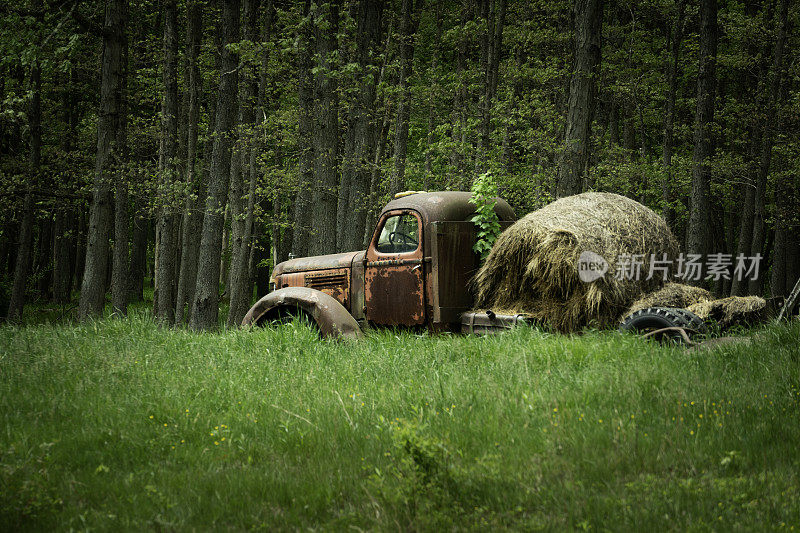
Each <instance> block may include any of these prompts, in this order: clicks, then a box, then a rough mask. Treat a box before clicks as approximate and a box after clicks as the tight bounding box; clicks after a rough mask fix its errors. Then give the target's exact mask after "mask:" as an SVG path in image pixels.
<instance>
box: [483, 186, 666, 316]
mask: <svg viewBox="0 0 800 533" xmlns="http://www.w3.org/2000/svg"><path fill="white" fill-rule="evenodd" d="M582 252H594V253H596V254H598V255H600V256H602V258H604V259H605V261H606V262H607V263H608V272H606V274H605V275H604V276H603V277H601V278H599V279H597V280H595V281H592V282H589V283H587V282H584V281H581V279H580V277H579V272H578V258H579V256H580V255H581V253H582ZM677 253H678V243H677V242H676V241H675V238H674V237H673V236H672V233H671V232H670V231H669V228H667V225H666V224H665V223H664V221H663V220H662V219H661V217H659V216H658V215H657V214H656V213H654V212H653V211H651V210H650V209H648V208H647V207H645V206H643V205H642V204H640V203H638V202H635V201H633V200H631V199H629V198H625V197H624V196H619V195H617V194H611V193H583V194H578V195H575V196H569V197H566V198H561V199H560V200H557V201H555V202H553V203H552V204H549V205H547V206H545V207H543V208H542V209H539V210H538V211H534V212H532V213H529V214H528V215H526V216H525V217H523V218H522V219H520V220H519V221H517V222H516V223H515V224H514V225H513V226H511V227H510V228H508V229H507V230H506V231H505V232H503V233H502V234H501V235H500V237H499V238H498V239H497V242H496V243H495V245H494V247H493V248H492V250H491V252H490V253H489V256H488V257H487V259H486V262H485V263H484V265H483V266H482V267H481V269H480V270H479V271H478V273H477V275H476V276H475V279H474V280H473V285H474V287H475V289H476V304H477V306H478V308H479V309H494V310H495V311H496V312H497V313H501V312H502V313H503V314H516V313H521V314H524V315H526V316H529V317H531V318H533V319H534V320H536V321H539V322H542V323H544V324H547V325H549V326H551V327H553V328H555V329H556V330H558V331H562V332H570V331H575V330H578V329H580V328H582V327H584V326H586V325H595V326H598V327H610V326H613V325H615V323H616V321H617V319H618V318H619V316H620V315H621V314H622V313H623V312H624V311H625V310H626V309H627V308H628V307H629V306H630V305H631V303H632V302H633V301H634V300H635V299H636V298H638V297H639V296H640V295H641V294H643V293H645V292H650V291H653V290H655V289H658V288H660V287H661V286H662V285H663V283H664V282H663V279H662V276H661V275H656V276H654V277H653V278H652V279H650V280H648V279H645V278H646V277H647V273H648V272H649V258H650V254H656V257H658V258H661V256H662V254H666V255H667V259H669V260H673V259H674V258H675V256H676V255H677ZM622 254H642V255H644V256H645V257H644V266H643V267H642V273H643V275H642V276H641V278H640V279H638V280H628V279H624V278H623V279H617V277H616V276H615V273H616V270H617V260H618V258H619V257H620V255H622Z"/></svg>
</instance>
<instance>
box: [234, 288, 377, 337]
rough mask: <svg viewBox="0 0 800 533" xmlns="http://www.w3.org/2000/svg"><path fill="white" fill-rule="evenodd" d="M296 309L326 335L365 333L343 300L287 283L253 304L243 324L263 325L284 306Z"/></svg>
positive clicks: (355, 335) (289, 310) (277, 315)
mask: <svg viewBox="0 0 800 533" xmlns="http://www.w3.org/2000/svg"><path fill="white" fill-rule="evenodd" d="M297 309H301V310H302V311H304V312H305V313H307V314H308V315H309V316H310V317H311V318H312V319H313V320H314V322H315V323H316V325H317V326H318V327H319V330H320V334H321V335H322V336H323V337H330V338H335V339H343V338H347V339H358V338H361V337H362V336H363V334H362V332H361V328H360V327H359V326H358V322H356V320H355V319H354V318H353V316H352V315H351V314H350V313H349V312H348V311H347V309H345V308H344V306H342V304H341V303H339V302H338V301H337V300H336V299H334V298H333V297H332V296H330V295H328V294H325V293H324V292H321V291H318V290H315V289H310V288H308V287H286V288H284V289H279V290H277V291H273V292H271V293H269V294H267V295H266V296H264V297H263V298H261V299H260V300H259V301H258V302H256V304H255V305H254V306H253V307H251V308H250V310H249V311H248V312H247V314H246V315H245V317H244V320H242V326H260V325H262V324H264V323H265V322H266V321H267V320H269V319H271V318H278V317H279V315H280V313H279V312H280V311H281V310H284V311H288V312H289V313H291V312H292V311H294V310H297Z"/></svg>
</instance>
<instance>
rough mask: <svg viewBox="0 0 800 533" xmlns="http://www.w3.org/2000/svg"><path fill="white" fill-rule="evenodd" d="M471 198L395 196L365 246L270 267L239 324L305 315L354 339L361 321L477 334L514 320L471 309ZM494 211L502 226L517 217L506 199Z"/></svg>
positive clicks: (333, 333)
mask: <svg viewBox="0 0 800 533" xmlns="http://www.w3.org/2000/svg"><path fill="white" fill-rule="evenodd" d="M470 197H471V195H470V193H468V192H455V191H446V192H424V193H413V192H412V193H401V194H399V195H398V196H397V197H396V198H395V199H394V200H392V201H391V202H389V203H388V204H386V206H385V207H384V208H383V210H382V211H381V213H380V216H379V217H378V223H377V225H376V227H375V232H374V233H373V235H372V238H371V239H370V241H369V245H368V247H367V249H366V250H363V251H358V252H347V253H340V254H331V255H323V256H317V257H303V258H297V259H290V260H289V261H284V262H283V263H280V264H278V265H276V266H275V269H274V270H273V272H272V279H271V283H272V284H274V285H273V287H274V289H273V291H272V292H270V293H269V294H267V295H266V296H264V297H263V298H261V299H260V300H259V301H258V302H256V304H255V305H254V306H253V307H252V308H251V309H250V311H248V313H247V315H246V316H245V318H244V320H243V321H242V325H259V326H260V325H266V324H269V323H271V322H273V321H277V320H285V319H286V318H290V317H293V316H296V315H297V314H305V315H307V316H308V317H309V318H310V319H311V320H312V321H313V322H314V323H315V324H316V325H317V327H318V328H319V330H320V333H321V334H322V335H323V336H327V337H351V338H355V337H359V336H361V329H362V327H367V326H408V327H419V328H427V329H429V330H432V331H459V330H461V329H465V330H467V331H470V332H480V331H481V328H484V327H486V328H493V327H498V326H499V327H502V326H504V325H508V324H512V323H514V322H516V320H517V317H499V316H497V315H493V314H486V313H469V310H470V309H472V305H473V300H472V295H471V293H470V290H469V288H468V284H469V280H470V279H471V278H472V276H473V274H474V273H475V271H476V270H477V268H478V266H479V258H478V256H477V254H475V252H474V251H473V250H472V247H473V245H474V244H475V240H476V235H477V231H476V228H475V224H474V223H473V222H471V221H470V218H471V217H472V216H473V214H474V213H475V206H474V205H473V204H472V203H470V201H469V200H470ZM494 211H495V213H497V217H498V218H499V220H500V225H501V228H502V229H505V228H507V227H508V226H510V225H511V224H512V223H513V222H514V221H515V220H516V215H515V214H514V211H513V209H511V207H510V206H509V205H508V203H507V202H506V201H505V200H502V199H497V203H496V204H495V206H494ZM462 315H463V317H462ZM462 322H463V328H462Z"/></svg>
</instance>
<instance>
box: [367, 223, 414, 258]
mask: <svg viewBox="0 0 800 533" xmlns="http://www.w3.org/2000/svg"><path fill="white" fill-rule="evenodd" d="M418 246H419V222H418V221H417V217H415V216H414V215H411V214H404V215H395V216H391V217H389V218H387V219H386V222H385V223H384V224H383V229H381V234H380V237H378V244H377V246H376V248H377V250H378V251H379V252H380V253H382V254H398V253H399V254H401V253H406V252H413V251H414V250H416V249H417V247H418Z"/></svg>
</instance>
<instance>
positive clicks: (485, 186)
mask: <svg viewBox="0 0 800 533" xmlns="http://www.w3.org/2000/svg"><path fill="white" fill-rule="evenodd" d="M471 190H472V197H471V198H470V200H469V201H470V203H471V204H474V205H475V214H474V215H473V216H472V218H470V221H472V223H473V224H475V227H476V229H477V230H478V235H477V238H476V239H475V244H474V245H473V246H472V249H473V250H474V251H475V253H477V254H478V255H480V257H481V261H483V260H484V259H486V256H488V255H489V251H490V250H491V249H492V246H493V245H494V242H495V241H496V240H497V236H498V235H500V231H501V230H500V219H498V218H497V213H495V211H494V205H495V204H496V203H497V184H496V183H495V181H494V177H492V173H491V171H487V172H485V173H483V174H481V175H480V176H478V177H477V178H475V181H474V182H473V183H472V189H471Z"/></svg>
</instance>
